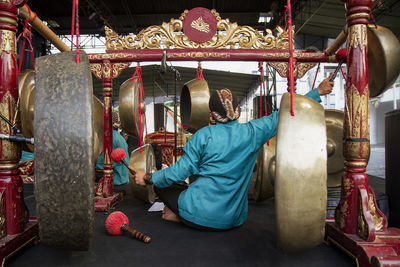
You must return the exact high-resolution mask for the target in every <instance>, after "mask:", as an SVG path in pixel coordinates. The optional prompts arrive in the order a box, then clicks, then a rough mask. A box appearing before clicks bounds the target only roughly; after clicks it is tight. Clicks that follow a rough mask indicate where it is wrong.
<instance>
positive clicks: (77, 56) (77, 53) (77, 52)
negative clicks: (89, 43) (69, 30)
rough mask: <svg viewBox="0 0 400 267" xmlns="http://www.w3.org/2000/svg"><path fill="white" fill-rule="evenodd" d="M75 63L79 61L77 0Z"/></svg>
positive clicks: (77, 3) (77, 6)
mask: <svg viewBox="0 0 400 267" xmlns="http://www.w3.org/2000/svg"><path fill="white" fill-rule="evenodd" d="M75 15H76V63H79V0H76V14H75Z"/></svg>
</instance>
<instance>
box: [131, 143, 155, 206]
mask: <svg viewBox="0 0 400 267" xmlns="http://www.w3.org/2000/svg"><path fill="white" fill-rule="evenodd" d="M129 166H131V167H133V168H135V169H137V170H141V171H144V172H146V173H153V172H155V171H156V170H157V169H156V156H155V154H154V150H153V147H152V146H151V145H150V144H146V145H144V146H142V153H140V147H139V148H137V149H135V150H134V151H132V153H131V155H130V157H129ZM129 184H130V185H131V189H132V193H133V195H134V196H135V197H136V198H138V199H140V200H143V201H145V202H147V203H154V202H155V199H156V194H155V193H154V189H153V185H146V186H141V185H138V184H136V182H135V179H134V178H133V175H132V174H131V173H129Z"/></svg>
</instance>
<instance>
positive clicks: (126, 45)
mask: <svg viewBox="0 0 400 267" xmlns="http://www.w3.org/2000/svg"><path fill="white" fill-rule="evenodd" d="M210 12H211V13H212V14H213V15H214V16H215V18H216V20H217V32H216V34H214V35H213V36H212V37H211V38H210V39H209V40H208V41H206V42H203V43H198V42H194V41H192V40H191V39H189V37H188V36H187V35H185V33H184V32H183V20H184V18H185V16H186V15H187V14H188V13H189V11H188V10H185V11H184V12H183V13H182V14H181V16H180V18H179V19H171V20H170V22H168V23H166V22H163V23H162V25H161V26H157V25H156V26H150V27H147V28H146V29H143V30H141V31H140V32H139V33H138V34H137V35H128V36H124V37H121V36H119V35H118V34H117V33H116V32H114V31H113V30H112V29H110V28H108V27H107V26H106V27H105V31H106V48H107V50H122V49H146V48H148V49H173V48H228V49H234V48H238V49H239V48H247V49H251V48H252V49H287V48H288V46H289V38H288V33H287V32H283V31H282V32H281V33H280V34H279V36H277V37H275V36H274V35H273V34H272V31H271V30H270V29H266V30H265V31H266V34H265V35H264V34H263V33H261V32H260V31H258V30H255V29H254V28H252V27H250V26H239V25H238V24H237V23H236V22H234V23H231V22H230V21H229V19H221V17H220V15H219V13H218V12H217V11H215V9H213V10H211V11H210ZM190 25H191V27H192V28H194V29H196V30H198V31H201V32H202V33H205V32H207V31H209V30H210V26H211V25H208V23H206V22H205V21H204V19H203V18H202V17H198V18H197V19H196V20H193V21H191V24H190Z"/></svg>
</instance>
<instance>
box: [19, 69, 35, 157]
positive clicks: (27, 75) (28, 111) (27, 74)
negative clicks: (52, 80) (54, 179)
mask: <svg viewBox="0 0 400 267" xmlns="http://www.w3.org/2000/svg"><path fill="white" fill-rule="evenodd" d="M18 92H19V114H20V118H21V132H22V134H23V135H24V136H25V137H27V138H32V137H33V102H34V97H35V71H34V70H25V71H23V72H22V73H21V74H20V75H18ZM24 149H26V150H28V151H30V152H33V145H32V144H28V143H25V144H24Z"/></svg>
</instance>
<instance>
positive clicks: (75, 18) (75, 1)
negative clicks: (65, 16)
mask: <svg viewBox="0 0 400 267" xmlns="http://www.w3.org/2000/svg"><path fill="white" fill-rule="evenodd" d="M74 34H75V38H76V63H79V0H72V26H71V51H72V50H73V47H74Z"/></svg>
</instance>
